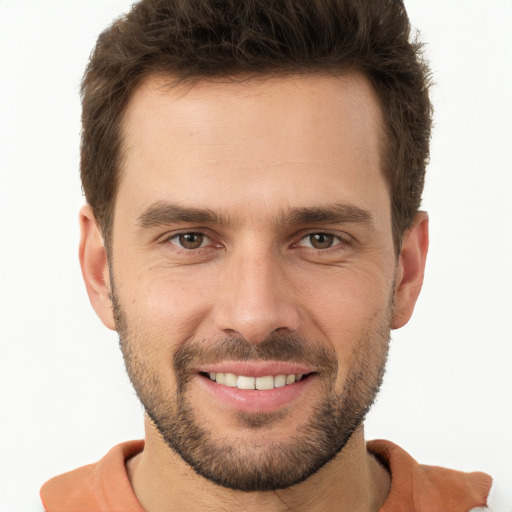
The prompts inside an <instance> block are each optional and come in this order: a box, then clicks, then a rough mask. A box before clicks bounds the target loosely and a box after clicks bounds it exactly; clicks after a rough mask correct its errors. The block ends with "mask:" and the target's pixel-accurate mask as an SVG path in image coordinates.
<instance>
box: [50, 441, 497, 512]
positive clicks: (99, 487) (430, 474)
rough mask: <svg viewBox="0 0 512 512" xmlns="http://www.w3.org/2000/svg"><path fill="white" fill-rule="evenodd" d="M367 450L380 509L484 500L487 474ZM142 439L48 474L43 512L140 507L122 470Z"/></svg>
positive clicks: (420, 509) (459, 508)
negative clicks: (376, 474)
mask: <svg viewBox="0 0 512 512" xmlns="http://www.w3.org/2000/svg"><path fill="white" fill-rule="evenodd" d="M367 446H368V450H369V451H370V452H371V453H373V454H374V455H375V456H376V457H377V458H378V459H379V460H380V461H381V462H382V463H383V464H384V465H385V466H386V467H388V468H389V471H390V473H391V490H390V493H389V496H388V498H387V499H386V502H385V503H384V505H383V506H382V508H381V509H380V512H441V511H442V512H468V511H469V510H471V509H472V508H475V507H483V506H485V504H486V502H487V497H488V494H489V490H490V488H491V484H492V479H491V477H490V476H489V475H486V474H485V473H478V472H477V473H462V472H460V471H453V470H450V469H445V468H440V467H435V466H424V465H421V464H418V463H417V462H416V461H415V460H414V459H413V458H412V457H411V456H410V455H408V454H407V453H406V452H405V451H404V450H402V449H401V448H400V447H398V446H397V445H395V444H393V443H391V442H389V441H370V442H369V443H368V445H367ZM143 448H144V441H129V442H127V443H122V444H120V445H117V446H116V447H114V448H112V450H110V451H109V452H108V453H107V455H105V457H103V459H101V460H100V461H99V462H97V463H96V464H89V465H88V466H84V467H81V468H79V469H75V470H74V471H71V472H69V473H65V474H63V475H60V476H57V477H55V478H52V479H51V480H49V481H48V482H46V483H45V484H44V485H43V487H42V489H41V499H42V500H43V505H44V506H45V508H46V511H47V512H144V510H143V508H142V506H141V505H140V503H139V502H138V501H137V498H136V497H135V494H134V492H133V489H132V487H131V485H130V481H129V479H128V475H127V473H126V465H125V461H126V460H127V459H129V458H130V457H132V456H134V455H136V454H137V453H140V452H141V451H142V449H143Z"/></svg>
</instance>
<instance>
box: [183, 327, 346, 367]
mask: <svg viewBox="0 0 512 512" xmlns="http://www.w3.org/2000/svg"><path fill="white" fill-rule="evenodd" d="M222 361H283V362H295V363H301V364H305V365H313V366H315V367H317V368H318V369H319V371H326V372H333V371H336V370H337V366H338V364H337V358H336V353H335V351H334V349H333V348H332V347H329V346H325V344H320V343H312V342H311V341H309V340H307V339H306V338H305V337H303V336H300V335H297V334H278V333H275V334H272V335H271V336H269V337H268V338H266V339H265V340H263V341H261V342H259V343H251V342H249V341H247V340H246V339H244V338H239V337H233V336H227V337H223V338H220V339H218V338H216V339H202V340H187V341H186V342H184V343H183V344H182V345H181V346H180V347H179V348H178V350H177V351H176V352H175V354H174V358H173V364H174V370H175V372H176V374H177V375H180V374H181V375H184V374H186V373H189V372H190V370H192V369H193V368H195V367H197V366H199V365H200V364H215V363H220V362H222Z"/></svg>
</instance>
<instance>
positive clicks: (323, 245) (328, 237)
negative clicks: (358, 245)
mask: <svg viewBox="0 0 512 512" xmlns="http://www.w3.org/2000/svg"><path fill="white" fill-rule="evenodd" d="M341 242H342V240H341V238H340V237H339V236H336V235H332V234H330V233H312V234H310V235H307V236H305V237H304V238H302V239H301V241H300V242H299V244H298V245H300V246H301V247H311V248H312V249H329V248H330V247H333V246H335V245H338V244H339V243H341Z"/></svg>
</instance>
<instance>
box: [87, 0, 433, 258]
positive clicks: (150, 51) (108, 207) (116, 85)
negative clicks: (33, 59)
mask: <svg viewBox="0 0 512 512" xmlns="http://www.w3.org/2000/svg"><path fill="white" fill-rule="evenodd" d="M350 70H355V71H359V72H362V73H363V74H364V75H365V76H366V77H367V78H368V79H369V80H370V82H371V84H372V85H373V87H374V89H375V91H376V93H377V95H378V97H379V100H380V104H381V108H382V111H383V114H384V120H385V126H386V134H385V135H386V148H385V154H384V155H383V156H384V159H383V161H384V166H385V169H384V172H385V173H386V176H387V178H388V180H389V185H390V190H391V201H392V222H393V234H394V241H395V246H396V247H397V248H398V247H399V246H400V242H401V238H402V235H403V233H404V231H405V230H406V229H408V228H409V227H410V226H411V224H412V221H413V218H414V216H415V214H416V213H417V211H418V208H419V206H420V202H421V194H422V190H423V183H424V176H425V166H426V163H427V160H428V153H429V140H430V128H431V104H430V101H429V96H428V87H429V71H428V68H427V65H426V64H425V62H424V60H423V59H422V56H421V44H420V43H418V42H417V41H410V25H409V19H408V17H407V13H406V11H405V8H404V6H403V3H402V2H401V1H400V0H142V1H140V2H139V3H137V4H135V5H134V6H133V7H132V9H131V11H130V12H129V13H128V14H126V15H125V16H123V17H121V18H119V19H118V20H117V21H115V22H114V23H113V24H112V26H110V27H109V28H108V29H107V30H106V31H104V32H103V33H102V34H101V35H100V37H99V39H98V42H97V44H96V47H95V49H94V51H93V53H92V55H91V59H90V62H89V65H88V67H87V69H86V72H85V75H84V79H83V82H82V107H83V112H82V144H81V177H82V185H83V189H84V192H85V196H86V200H87V202H88V203H89V204H90V205H91V207H92V209H93V211H94V214H95V216H96V219H97V220H98V223H99V225H100V228H101V230H102V234H103V237H104V239H105V241H106V243H107V246H108V245H109V243H110V241H111V235H112V233H111V229H112V220H113V211H114V202H115V197H116V190H117V186H118V181H119V175H120V167H121V164H122V132H121V123H122V118H123V114H124V112H125V109H126V105H127V103H128V100H129V99H130V97H131V95H132V94H133V91H134V90H135V88H136V87H137V86H138V85H140V83H141V82H142V80H143V79H144V78H146V77H147V76H149V75H152V74H156V73H158V74H162V73H163V74H166V75H169V76H172V77H174V78H175V79H176V80H178V81H182V80H191V81H194V80H199V79H202V78H203V79H204V78H210V79H213V78H219V77H227V78H231V79H234V80H235V79H236V78H237V77H240V76H242V75H243V76H244V77H247V75H249V76H250V75H255V76H269V77H271V76H282V75H285V76H286V75H289V74H297V73H310V74H314V73H322V72H329V73H340V72H344V71H350Z"/></svg>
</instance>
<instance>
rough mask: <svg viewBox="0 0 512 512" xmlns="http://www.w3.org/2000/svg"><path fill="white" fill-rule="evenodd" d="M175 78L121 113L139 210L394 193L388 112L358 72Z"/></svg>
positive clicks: (157, 80) (152, 83) (127, 187)
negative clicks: (385, 160) (388, 174)
mask: <svg viewBox="0 0 512 512" xmlns="http://www.w3.org/2000/svg"><path fill="white" fill-rule="evenodd" d="M170 83H171V80H170V79H168V78H167V79H166V78H165V77H156V76H155V77H150V78H148V79H146V80H145V81H144V83H143V84H142V85H141V86H140V87H139V88H138V89H137V90H136V92H135V93H134V95H133V96H132V98H131V100H130V102H129V105H128V108H127V111H126V115H125V117H124V120H123V132H124V133H123V135H124V147H125V158H124V164H123V167H122V173H121V177H120V185H119V190H118V198H119V197H125V202H126V204H128V205H130V207H131V208H132V209H134V210H137V209H140V208H143V207H144V206H145V205H147V204H148V202H156V201H173V202H175V203H183V204H185V205H192V206H197V205H199V204H201V205H202V206H207V207H208V208H211V209H214V210H219V209H222V208H225V207H227V206H228V205H229V206H232V207H233V208H234V209H236V208H239V209H241V211H243V210H244V209H248V208H250V206H256V205H258V204H259V205H260V210H261V206H262V205H265V204H268V205H272V204H273V202H275V203H276V204H277V203H278V202H279V203H280V205H281V208H283V207H284V208H286V207H288V206H292V207H293V206H316V205H317V204H318V202H319V201H323V202H326V203H335V202H339V201H340V200H342V201H348V202H353V203H357V202H358V201H360V200H361V198H362V197H363V196H365V195H366V196H368V198H370V199H374V200H376V201H379V200H382V198H383V194H384V195H385V196H386V198H387V195H388V193H387V186H386V183H385V180H384V177H383V175H382V170H381V168H382V166H381V147H382V145H383V142H382V139H383V133H384V132H383V128H382V116H381V111H380V107H379V103H378V100H377V98H376V95H375V93H374V91H373V89H372V87H371V85H370V84H369V83H368V81H367V80H366V79H365V78H364V77H363V76H361V75H360V74H356V73H351V74H346V75H342V76H338V77H335V76H331V75H329V76H327V75H301V76H290V77H285V78H271V79H270V78H269V79H265V80H259V79H258V80H256V79H247V80H245V81H244V80H237V81H236V82H235V81H216V82H215V81H213V82H212V81H206V80H203V81H199V82H197V83H194V84H193V85H191V84H184V85H180V86H176V87H171V86H169V84H170ZM340 194H342V196H343V197H340ZM234 198H238V202H237V201H235V199H234ZM295 203H300V204H295ZM135 213H138V212H135ZM231 213H232V212H231Z"/></svg>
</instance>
